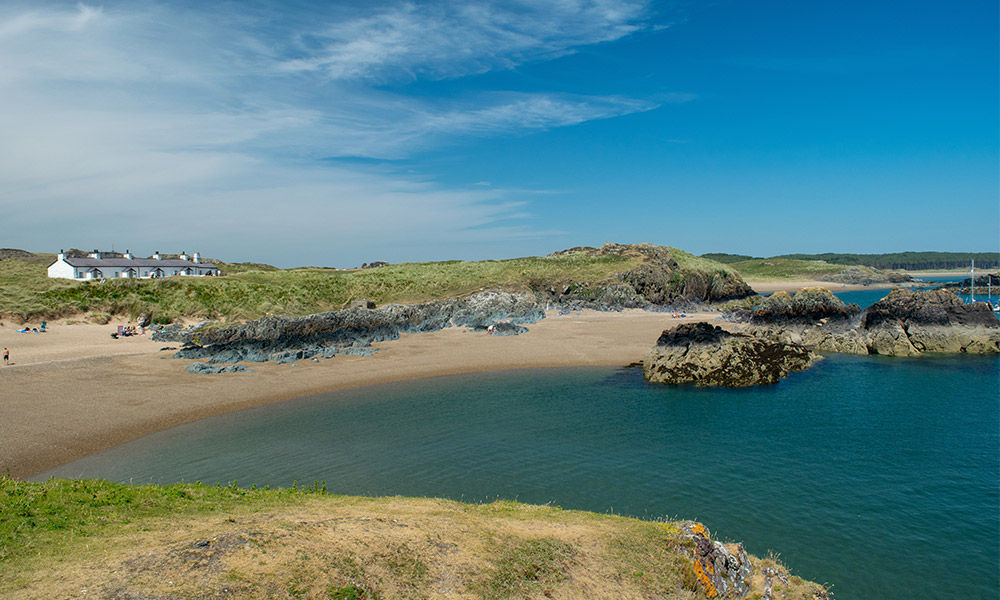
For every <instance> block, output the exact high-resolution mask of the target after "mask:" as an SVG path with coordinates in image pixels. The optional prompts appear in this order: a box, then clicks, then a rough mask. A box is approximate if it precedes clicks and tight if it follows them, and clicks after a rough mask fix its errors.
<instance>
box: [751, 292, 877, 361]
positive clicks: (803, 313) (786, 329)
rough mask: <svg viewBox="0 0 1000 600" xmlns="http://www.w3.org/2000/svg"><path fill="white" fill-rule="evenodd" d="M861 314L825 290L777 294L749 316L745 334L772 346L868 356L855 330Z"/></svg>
mask: <svg viewBox="0 0 1000 600" xmlns="http://www.w3.org/2000/svg"><path fill="white" fill-rule="evenodd" d="M861 318H862V310H861V307H859V306H858V305H857V304H845V303H844V302H843V301H842V300H840V298H837V297H836V296H834V295H833V293H832V292H830V291H829V290H827V289H824V288H802V289H801V290H799V291H798V292H796V293H795V294H794V295H790V294H788V293H786V292H776V293H774V294H772V295H771V296H768V297H767V298H764V299H763V301H762V302H761V303H760V305H758V306H757V307H756V308H754V309H753V311H752V312H751V313H750V317H749V319H748V320H749V323H750V325H749V327H748V328H747V332H748V333H750V334H752V335H756V336H758V337H762V338H764V339H768V340H771V341H774V342H782V343H786V344H799V345H802V346H806V347H808V348H812V349H814V350H821V351H827V352H841V353H845V354H868V346H867V344H866V343H865V341H864V336H863V335H862V334H861V331H860V330H859V329H858V325H859V324H860V322H861Z"/></svg>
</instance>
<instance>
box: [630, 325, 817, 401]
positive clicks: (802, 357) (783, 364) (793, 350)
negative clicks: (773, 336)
mask: <svg viewBox="0 0 1000 600" xmlns="http://www.w3.org/2000/svg"><path fill="white" fill-rule="evenodd" d="M817 358H818V356H817V355H816V354H814V353H812V352H810V351H809V350H808V349H806V348H804V347H803V346H800V345H797V344H787V343H782V342H773V341H769V340H765V339H762V338H758V337H754V336H752V335H745V334H734V333H729V332H728V331H726V330H724V329H722V328H721V327H717V326H714V325H711V324H708V323H684V324H681V325H679V326H678V327H677V328H676V329H668V330H666V331H664V332H663V334H662V335H661V336H660V338H659V340H657V342H656V346H654V347H653V348H652V349H651V350H650V351H649V352H648V353H647V354H646V357H645V359H644V360H643V376H644V377H645V378H646V380H648V381H653V382H658V383H670V384H676V383H696V384H697V385H704V386H726V387H745V386H750V385H759V384H765V383H777V382H778V381H779V380H780V379H781V378H782V377H784V376H785V375H787V374H788V373H789V372H791V371H800V370H802V369H805V368H807V367H808V366H809V365H811V364H812V363H813V361H814V360H816V359H817Z"/></svg>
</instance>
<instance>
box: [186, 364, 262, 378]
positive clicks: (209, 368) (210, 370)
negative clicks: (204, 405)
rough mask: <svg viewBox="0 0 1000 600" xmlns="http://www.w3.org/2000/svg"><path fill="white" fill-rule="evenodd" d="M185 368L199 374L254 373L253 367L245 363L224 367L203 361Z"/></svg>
mask: <svg viewBox="0 0 1000 600" xmlns="http://www.w3.org/2000/svg"><path fill="white" fill-rule="evenodd" d="M184 370H185V371H187V372H188V373H197V374H199V375H215V374H217V373H253V370H252V369H248V368H246V367H244V366H243V365H230V366H228V367H223V366H219V365H210V364H208V363H203V362H196V363H191V364H190V365H188V366H187V367H185V368H184Z"/></svg>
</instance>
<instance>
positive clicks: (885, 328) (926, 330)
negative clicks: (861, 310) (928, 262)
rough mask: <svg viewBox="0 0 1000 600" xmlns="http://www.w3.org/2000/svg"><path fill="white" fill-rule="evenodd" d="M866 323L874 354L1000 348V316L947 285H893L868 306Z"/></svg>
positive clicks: (976, 351)
mask: <svg viewBox="0 0 1000 600" xmlns="http://www.w3.org/2000/svg"><path fill="white" fill-rule="evenodd" d="M861 326H862V328H863V329H864V331H865V337H866V340H867V344H868V348H869V352H871V353H872V354H889V355H893V356H913V355H916V354H920V353H923V352H949V353H959V352H961V353H965V352H968V353H974V354H991V353H996V352H1000V321H998V320H997V318H996V316H995V315H994V314H993V313H992V311H990V310H989V308H988V307H987V306H986V304H985V303H983V302H976V303H971V304H966V303H965V302H963V301H962V299H961V298H959V297H958V296H956V295H955V294H954V293H952V292H951V291H949V290H944V289H939V290H927V291H922V292H915V291H912V290H906V289H897V290H893V291H892V292H890V293H889V295H888V296H886V297H885V298H883V299H881V300H879V301H878V302H876V303H875V304H872V305H871V306H870V307H868V310H867V311H865V317H864V321H863V323H862V325H861Z"/></svg>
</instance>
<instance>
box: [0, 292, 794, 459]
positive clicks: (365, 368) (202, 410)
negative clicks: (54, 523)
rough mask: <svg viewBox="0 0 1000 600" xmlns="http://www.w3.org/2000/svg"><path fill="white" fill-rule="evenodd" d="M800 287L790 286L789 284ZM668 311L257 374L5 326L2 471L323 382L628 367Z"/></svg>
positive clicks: (137, 344)
mask: <svg viewBox="0 0 1000 600" xmlns="http://www.w3.org/2000/svg"><path fill="white" fill-rule="evenodd" d="M796 289H797V288H796ZM717 317H718V313H696V314H691V315H688V316H687V318H685V319H675V318H672V317H671V316H670V314H669V313H652V312H646V311H642V310H628V311H624V312H621V313H602V312H596V311H583V312H574V313H572V314H569V315H563V316H556V315H555V313H549V314H548V315H547V317H546V318H545V319H543V320H541V321H539V322H538V323H536V324H534V325H529V326H528V328H529V331H528V333H525V334H522V335H519V336H509V337H492V336H488V335H486V334H485V333H483V332H470V331H468V330H466V329H465V328H449V329H445V330H442V331H438V332H433V333H423V334H414V335H404V336H403V337H402V338H401V339H399V340H396V341H391V342H382V343H380V344H376V345H375V347H376V348H377V349H378V352H376V353H375V355H374V356H371V357H359V356H336V357H334V358H332V359H328V360H322V361H321V362H318V363H314V362H312V361H311V360H304V361H299V362H298V363H296V364H283V365H275V364H273V363H263V364H258V363H247V364H246V366H247V368H250V369H253V370H254V372H253V373H224V374H219V375H195V374H192V373H188V372H186V371H185V370H184V368H185V367H186V366H187V365H188V364H190V363H191V362H193V361H189V360H179V359H173V358H170V357H171V356H172V355H173V351H172V350H160V349H161V348H163V347H166V346H177V344H174V343H169V342H154V341H152V339H151V338H150V336H149V335H146V336H135V337H129V338H124V339H118V340H114V339H112V338H111V337H110V335H109V334H110V332H112V331H114V329H115V324H114V323H112V324H109V325H87V324H72V325H68V324H60V323H55V324H51V325H50V327H49V331H48V332H47V333H30V334H19V333H15V331H14V330H15V328H14V327H13V326H11V325H10V324H9V323H8V324H7V326H5V327H0V346H3V347H7V348H9V349H10V352H11V365H10V366H0V384H2V385H0V389H2V390H3V391H2V393H0V473H9V474H10V475H11V476H14V477H30V476H32V475H35V474H38V473H41V472H43V471H46V470H48V469H51V468H53V467H56V466H58V465H61V464H65V463H67V462H70V461H73V460H76V459H78V458H81V457H83V456H86V455H88V454H92V453H94V452H99V451H101V450H105V449H107V448H110V447H113V446H116V445H119V444H123V443H125V442H128V441H131V440H134V439H136V438H138V437H141V436H143V435H147V434H149V433H153V432H156V431H160V430H163V429H167V428H170V427H173V426H176V425H180V424H183V423H189V422H192V421H195V420H198V419H202V418H205V417H210V416H215V415H219V414H223V413H227V412H232V411H236V410H240V409H243V408H248V407H251V406H258V405H262V404H267V403H271V402H279V401H282V400H289V399H292V398H297V397H302V396H307V395H311V394H318V393H321V392H325V391H330V390H336V389H345V388H351V387H358V386H365V385H375V384H379V383H387V382H393V381H402V380H407V379H416V378H422V377H433V376H438V375H450V374H456V373H472V372H478V371H490V370H503V369H520V368H530V367H559V366H623V365H628V364H631V363H635V362H638V361H640V360H642V357H643V356H644V355H645V353H646V351H648V350H649V349H650V348H651V347H652V346H653V345H654V344H655V343H656V339H657V338H658V337H659V335H660V333H661V332H662V331H663V330H664V329H667V328H670V327H675V326H676V325H677V324H679V323H681V322H683V321H695V320H702V321H704V320H715V319H716V318H717Z"/></svg>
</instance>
